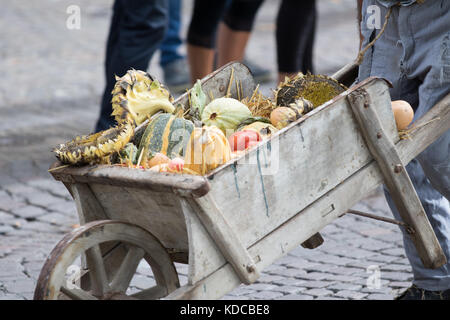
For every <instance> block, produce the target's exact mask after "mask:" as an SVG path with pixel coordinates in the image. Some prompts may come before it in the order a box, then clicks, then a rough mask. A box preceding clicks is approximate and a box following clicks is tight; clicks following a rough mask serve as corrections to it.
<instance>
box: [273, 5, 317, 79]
mask: <svg viewBox="0 0 450 320" xmlns="http://www.w3.org/2000/svg"><path fill="white" fill-rule="evenodd" d="M315 20H316V5H315V1H314V0H305V1H296V0H283V1H282V2H281V4H280V8H279V10H278V15H277V29H276V43H277V63H278V73H279V75H278V80H279V82H281V81H283V80H284V78H285V77H286V76H288V77H290V76H293V75H296V74H297V73H298V72H300V71H301V72H303V73H306V72H308V71H310V72H312V71H313V70H312V69H313V67H312V50H313V43H314V33H315V27H316V26H315V23H316V22H315ZM305 62H306V64H305Z"/></svg>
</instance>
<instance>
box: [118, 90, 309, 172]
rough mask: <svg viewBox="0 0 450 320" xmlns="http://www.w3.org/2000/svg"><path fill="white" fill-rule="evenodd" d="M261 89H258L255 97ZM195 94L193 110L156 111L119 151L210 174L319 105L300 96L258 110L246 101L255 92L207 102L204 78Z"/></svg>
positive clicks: (142, 162)
mask: <svg viewBox="0 0 450 320" xmlns="http://www.w3.org/2000/svg"><path fill="white" fill-rule="evenodd" d="M257 94H259V93H258V91H257V90H256V91H255V92H254V95H253V100H254V97H255V96H256V95H257ZM189 98H190V99H189V101H190V108H189V110H188V111H185V110H184V109H183V108H181V107H178V108H176V110H175V111H174V112H173V113H160V114H156V115H155V116H153V117H151V119H150V121H149V123H148V125H147V126H146V128H145V130H141V132H142V131H143V133H142V134H139V133H138V134H137V135H136V137H135V138H134V141H133V142H132V143H128V144H127V145H126V146H125V148H123V149H122V150H121V151H120V152H119V156H120V161H119V162H121V163H122V165H124V166H128V167H140V168H148V169H149V170H151V171H157V172H175V173H187V174H199V175H204V174H206V173H208V172H210V171H211V170H213V169H215V168H217V167H218V166H220V165H221V164H223V163H225V162H227V161H228V160H230V159H232V158H234V157H237V156H239V155H241V154H242V153H244V152H245V151H246V150H247V149H248V148H251V147H253V146H255V145H257V144H258V143H259V142H261V141H263V140H265V139H268V138H269V137H270V136H271V135H272V134H273V133H275V132H276V131H278V130H279V129H281V128H283V127H285V126H287V125H288V124H289V123H291V122H293V121H295V120H297V119H298V118H299V117H301V116H302V115H303V114H304V113H306V112H307V111H309V110H312V108H313V105H312V104H311V102H309V101H307V100H306V99H301V98H300V99H298V100H297V101H296V103H294V104H292V105H291V106H288V107H276V106H275V105H274V104H273V103H270V106H271V109H272V110H271V112H270V116H269V117H263V116H258V115H256V114H253V113H252V111H251V110H250V108H249V106H247V105H246V104H245V102H246V101H251V100H252V97H250V99H247V100H242V101H239V100H238V99H235V98H231V97H226V96H225V97H221V98H217V99H213V100H212V101H211V102H209V103H208V104H206V103H205V102H206V95H205V94H204V92H203V91H202V87H201V84H200V82H197V83H196V84H195V86H194V87H193V88H192V89H191V91H190V96H189ZM267 102H268V101H267V99H266V101H265V103H267ZM253 106H255V104H253ZM137 142H138V143H137Z"/></svg>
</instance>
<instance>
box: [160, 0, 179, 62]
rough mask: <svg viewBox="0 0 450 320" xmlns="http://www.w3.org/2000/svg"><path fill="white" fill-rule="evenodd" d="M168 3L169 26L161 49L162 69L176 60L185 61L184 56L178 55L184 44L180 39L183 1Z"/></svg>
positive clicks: (172, 0) (174, 0)
mask: <svg viewBox="0 0 450 320" xmlns="http://www.w3.org/2000/svg"><path fill="white" fill-rule="evenodd" d="M168 2H169V24H168V27H167V32H166V36H165V37H164V40H163V41H162V43H161V46H160V47H159V49H160V50H161V57H160V65H161V66H162V67H164V66H166V65H167V64H169V63H171V62H174V61H175V60H179V59H183V56H182V55H181V54H179V53H178V48H179V47H180V45H181V44H182V43H183V41H182V40H181V37H180V28H181V0H168Z"/></svg>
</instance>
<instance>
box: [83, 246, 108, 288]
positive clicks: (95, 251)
mask: <svg viewBox="0 0 450 320" xmlns="http://www.w3.org/2000/svg"><path fill="white" fill-rule="evenodd" d="M86 264H87V267H88V268H89V278H90V280H91V284H92V292H93V294H94V295H96V296H97V295H98V296H102V295H103V294H105V293H107V292H109V285H108V277H107V275H106V270H105V264H104V263H103V257H102V254H101V251H100V246H99V245H95V246H93V247H92V248H90V249H88V250H86Z"/></svg>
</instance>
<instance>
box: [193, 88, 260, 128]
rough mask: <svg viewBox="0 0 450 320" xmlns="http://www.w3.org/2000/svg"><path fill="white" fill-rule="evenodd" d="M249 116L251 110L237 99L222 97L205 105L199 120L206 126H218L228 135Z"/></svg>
mask: <svg viewBox="0 0 450 320" xmlns="http://www.w3.org/2000/svg"><path fill="white" fill-rule="evenodd" d="M251 116H252V113H251V111H250V110H249V109H248V107H247V106H246V105H245V104H243V103H242V102H240V101H239V100H236V99H233V98H226V97H222V98H218V99H214V100H213V101H211V102H210V103H209V104H208V105H207V106H205V108H204V109H203V112H202V119H201V120H202V122H203V123H204V124H206V125H207V126H215V127H218V128H219V129H220V130H222V132H223V133H224V134H225V135H230V134H231V133H233V132H234V131H236V129H237V127H238V125H239V124H240V123H241V122H242V121H244V120H245V119H247V118H249V117H251Z"/></svg>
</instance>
